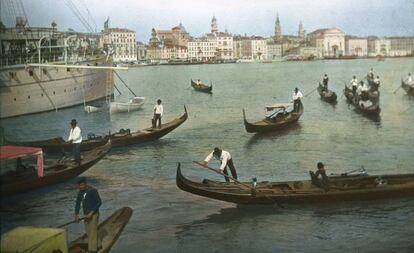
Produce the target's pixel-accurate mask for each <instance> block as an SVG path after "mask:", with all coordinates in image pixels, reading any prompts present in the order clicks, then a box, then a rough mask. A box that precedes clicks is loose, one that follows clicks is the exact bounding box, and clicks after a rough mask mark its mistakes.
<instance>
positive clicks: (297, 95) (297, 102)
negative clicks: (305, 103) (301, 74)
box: [292, 88, 303, 112]
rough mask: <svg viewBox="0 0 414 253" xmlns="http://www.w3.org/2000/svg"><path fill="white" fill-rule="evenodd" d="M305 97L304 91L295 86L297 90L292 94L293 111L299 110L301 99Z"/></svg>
mask: <svg viewBox="0 0 414 253" xmlns="http://www.w3.org/2000/svg"><path fill="white" fill-rule="evenodd" d="M302 98H303V95H302V92H300V91H299V89H298V88H295V91H294V92H293V94H292V100H293V111H294V112H298V111H299V106H301V99H302Z"/></svg>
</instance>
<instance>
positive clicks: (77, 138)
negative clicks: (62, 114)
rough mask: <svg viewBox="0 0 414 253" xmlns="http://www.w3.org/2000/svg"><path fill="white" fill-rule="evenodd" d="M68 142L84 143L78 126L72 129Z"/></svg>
mask: <svg viewBox="0 0 414 253" xmlns="http://www.w3.org/2000/svg"><path fill="white" fill-rule="evenodd" d="M68 141H72V143H81V142H82V135H81V130H80V128H79V127H78V126H75V128H70V132H69V138H68Z"/></svg>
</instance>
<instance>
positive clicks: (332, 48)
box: [307, 28, 345, 58]
mask: <svg viewBox="0 0 414 253" xmlns="http://www.w3.org/2000/svg"><path fill="white" fill-rule="evenodd" d="M307 36H308V40H309V42H310V44H311V46H312V47H318V48H320V49H322V52H323V57H325V58H330V57H335V58H337V57H340V56H343V55H344V54H345V33H344V32H342V31H341V30H339V29H338V28H324V29H318V30H316V31H313V32H311V33H309V34H308V35H307Z"/></svg>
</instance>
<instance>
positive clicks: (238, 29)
mask: <svg viewBox="0 0 414 253" xmlns="http://www.w3.org/2000/svg"><path fill="white" fill-rule="evenodd" d="M10 1H15V0H1V2H2V8H1V18H2V20H4V21H6V22H5V23H7V24H9V23H10V18H9V14H8V10H7V8H6V7H7V6H6V4H7V3H8V2H10ZM22 1H23V4H24V6H25V10H26V13H27V16H28V19H29V24H30V26H50V23H51V22H52V21H55V22H56V23H57V24H58V29H59V30H67V29H68V28H72V29H74V30H77V31H85V28H84V27H83V26H82V25H81V23H80V21H79V20H78V18H77V17H76V16H75V14H73V12H72V11H71V9H70V8H69V7H68V6H67V4H66V2H67V1H68V0H22ZM72 2H73V3H74V4H75V5H76V6H77V7H78V9H79V11H80V12H81V13H82V14H83V16H84V17H85V18H87V17H88V15H87V9H89V12H90V14H91V16H92V17H93V18H94V20H95V21H96V23H97V29H98V31H99V30H101V29H102V28H103V23H104V21H105V20H106V19H107V17H110V27H122V28H129V29H132V30H134V31H136V33H137V39H138V40H139V41H144V42H148V39H149V37H150V33H151V28H153V27H154V28H156V29H170V28H172V27H173V26H175V25H178V24H179V22H180V21H181V22H182V24H183V25H184V26H185V28H186V29H187V31H188V32H189V33H190V34H191V35H192V36H200V35H202V34H204V33H206V32H209V30H210V21H211V18H212V16H213V15H215V16H216V18H217V21H218V25H219V30H221V31H224V29H225V27H227V29H228V31H229V32H231V33H233V34H244V33H246V34H247V35H261V36H270V35H272V34H273V32H274V23H275V18H276V13H279V17H280V22H281V25H282V33H283V34H296V32H297V30H298V25H299V22H300V21H302V23H303V25H304V27H305V29H306V31H307V32H312V31H313V30H315V29H318V28H324V27H338V28H339V29H341V30H343V31H344V32H345V33H347V34H352V35H359V36H366V35H378V36H390V35H404V36H414V0H313V1H310V0H308V1H304V0H255V1H251V0H206V1H204V0H203V1H200V0H145V1H144V0H72ZM90 23H91V24H93V22H92V21H90Z"/></svg>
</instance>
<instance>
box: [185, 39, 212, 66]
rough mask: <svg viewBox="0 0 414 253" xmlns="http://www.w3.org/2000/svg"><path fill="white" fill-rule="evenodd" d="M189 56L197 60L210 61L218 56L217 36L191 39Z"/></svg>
mask: <svg viewBox="0 0 414 253" xmlns="http://www.w3.org/2000/svg"><path fill="white" fill-rule="evenodd" d="M187 48H188V58H189V59H190V60H192V61H193V60H197V61H210V60H215V59H216V58H217V54H218V52H217V40H216V38H215V37H207V36H205V37H202V38H196V39H191V40H190V41H189V42H188V47H187Z"/></svg>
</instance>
